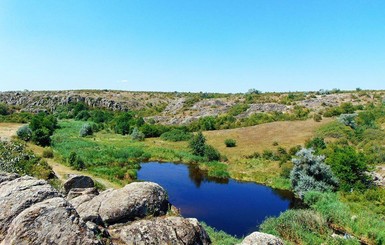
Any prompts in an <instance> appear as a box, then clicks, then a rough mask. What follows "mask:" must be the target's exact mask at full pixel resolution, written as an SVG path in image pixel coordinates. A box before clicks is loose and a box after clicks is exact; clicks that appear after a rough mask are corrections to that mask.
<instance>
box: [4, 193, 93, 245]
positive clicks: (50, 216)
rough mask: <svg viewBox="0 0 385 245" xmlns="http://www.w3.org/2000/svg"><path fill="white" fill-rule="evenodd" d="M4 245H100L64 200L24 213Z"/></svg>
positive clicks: (16, 221)
mask: <svg viewBox="0 0 385 245" xmlns="http://www.w3.org/2000/svg"><path fill="white" fill-rule="evenodd" d="M2 244H99V242H98V241H97V240H96V239H95V237H94V235H93V233H92V232H91V231H89V230H88V228H87V227H86V226H85V224H84V223H83V222H82V221H81V220H80V218H79V215H78V214H77V213H76V210H75V209H74V208H73V207H72V206H71V205H70V204H69V203H68V202H67V201H66V200H65V199H64V198H62V197H55V198H51V199H47V200H45V201H42V202H39V203H37V204H35V205H32V206H31V207H29V208H27V209H25V210H23V212H21V213H20V214H19V215H18V216H17V217H16V218H15V219H14V220H13V221H12V223H11V225H10V226H9V228H8V231H7V234H6V236H5V238H4V240H3V241H2Z"/></svg>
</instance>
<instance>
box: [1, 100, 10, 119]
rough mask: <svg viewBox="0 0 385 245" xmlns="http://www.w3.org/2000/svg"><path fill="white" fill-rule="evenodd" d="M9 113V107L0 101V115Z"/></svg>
mask: <svg viewBox="0 0 385 245" xmlns="http://www.w3.org/2000/svg"><path fill="white" fill-rule="evenodd" d="M9 114H10V109H9V107H8V106H7V105H6V104H4V103H0V115H3V116H5V115H9Z"/></svg>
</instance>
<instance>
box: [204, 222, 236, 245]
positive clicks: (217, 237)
mask: <svg viewBox="0 0 385 245" xmlns="http://www.w3.org/2000/svg"><path fill="white" fill-rule="evenodd" d="M201 225H202V227H203V228H204V229H205V230H206V232H207V234H208V235H209V237H210V239H211V242H212V244H213V245H234V244H239V243H241V242H242V239H241V238H237V237H233V236H231V235H229V234H227V233H226V232H224V231H218V230H216V229H215V228H213V227H211V226H208V225H207V224H206V223H204V222H201Z"/></svg>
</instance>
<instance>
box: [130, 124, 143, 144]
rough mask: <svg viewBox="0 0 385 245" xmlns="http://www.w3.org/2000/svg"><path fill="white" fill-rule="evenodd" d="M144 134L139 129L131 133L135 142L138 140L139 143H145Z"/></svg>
mask: <svg viewBox="0 0 385 245" xmlns="http://www.w3.org/2000/svg"><path fill="white" fill-rule="evenodd" d="M144 137H145V136H144V133H142V132H141V131H139V129H138V128H137V127H135V128H134V130H133V131H132V133H131V138H132V139H133V140H137V141H143V140H144Z"/></svg>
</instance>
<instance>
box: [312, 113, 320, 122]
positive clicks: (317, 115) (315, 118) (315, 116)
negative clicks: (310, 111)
mask: <svg viewBox="0 0 385 245" xmlns="http://www.w3.org/2000/svg"><path fill="white" fill-rule="evenodd" d="M313 120H314V121H315V122H321V121H322V115H321V114H318V113H317V114H314V115H313Z"/></svg>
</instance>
